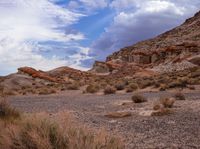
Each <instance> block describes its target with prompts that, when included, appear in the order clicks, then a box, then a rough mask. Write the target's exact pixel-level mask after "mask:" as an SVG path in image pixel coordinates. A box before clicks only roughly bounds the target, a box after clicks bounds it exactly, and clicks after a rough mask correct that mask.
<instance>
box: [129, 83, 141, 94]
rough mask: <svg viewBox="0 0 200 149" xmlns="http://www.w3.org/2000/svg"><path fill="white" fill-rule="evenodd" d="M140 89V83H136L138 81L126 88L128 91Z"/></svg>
mask: <svg viewBox="0 0 200 149" xmlns="http://www.w3.org/2000/svg"><path fill="white" fill-rule="evenodd" d="M137 89H138V85H137V84H136V83H131V84H130V85H129V86H128V87H127V89H126V92H127V93H128V92H133V91H135V90H137Z"/></svg>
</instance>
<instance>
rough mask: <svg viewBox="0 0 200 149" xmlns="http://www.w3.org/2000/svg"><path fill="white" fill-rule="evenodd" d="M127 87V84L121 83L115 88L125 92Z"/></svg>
mask: <svg viewBox="0 0 200 149" xmlns="http://www.w3.org/2000/svg"><path fill="white" fill-rule="evenodd" d="M125 86H126V85H125V83H123V82H121V83H118V84H116V85H115V88H116V89H117V90H124V88H125Z"/></svg>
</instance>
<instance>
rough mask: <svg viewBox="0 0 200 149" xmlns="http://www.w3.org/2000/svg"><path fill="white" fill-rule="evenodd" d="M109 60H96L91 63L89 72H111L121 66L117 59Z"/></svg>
mask: <svg viewBox="0 0 200 149" xmlns="http://www.w3.org/2000/svg"><path fill="white" fill-rule="evenodd" d="M115 62H116V63H114V62H113V61H110V62H100V61H96V62H95V63H94V65H93V68H92V69H91V70H90V71H91V72H94V73H112V72H113V71H116V70H118V69H120V68H121V67H122V65H121V64H117V61H115Z"/></svg>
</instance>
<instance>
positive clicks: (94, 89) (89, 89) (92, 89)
mask: <svg viewBox="0 0 200 149" xmlns="http://www.w3.org/2000/svg"><path fill="white" fill-rule="evenodd" d="M98 91H99V86H98V85H96V84H90V85H88V86H87V88H86V92H87V93H96V92H98Z"/></svg>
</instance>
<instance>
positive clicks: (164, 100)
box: [160, 97, 176, 108]
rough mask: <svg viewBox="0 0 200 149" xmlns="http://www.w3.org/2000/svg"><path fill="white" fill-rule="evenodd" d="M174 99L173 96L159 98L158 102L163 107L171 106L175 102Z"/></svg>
mask: <svg viewBox="0 0 200 149" xmlns="http://www.w3.org/2000/svg"><path fill="white" fill-rule="evenodd" d="M175 101H176V100H175V99H174V98H172V97H171V98H167V97H165V98H161V99H160V103H161V104H162V105H163V106H164V108H172V107H173V105H174V103H175Z"/></svg>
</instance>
